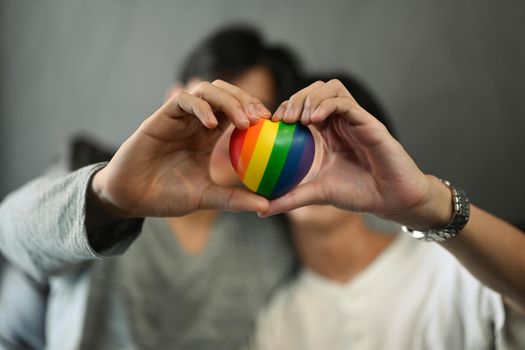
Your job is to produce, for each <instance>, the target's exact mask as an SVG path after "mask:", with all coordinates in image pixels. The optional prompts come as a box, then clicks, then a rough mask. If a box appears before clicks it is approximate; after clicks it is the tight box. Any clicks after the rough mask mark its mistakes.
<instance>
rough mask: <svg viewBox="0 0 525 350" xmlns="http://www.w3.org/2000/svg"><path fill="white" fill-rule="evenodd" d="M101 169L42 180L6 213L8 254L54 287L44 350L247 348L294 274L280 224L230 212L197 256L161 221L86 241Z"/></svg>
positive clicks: (2, 242) (6, 204)
mask: <svg viewBox="0 0 525 350" xmlns="http://www.w3.org/2000/svg"><path fill="white" fill-rule="evenodd" d="M102 166H103V164H97V165H93V166H88V167H85V168H82V169H80V170H78V171H75V172H73V173H68V174H64V173H56V172H55V173H54V174H49V175H47V176H44V177H41V178H38V179H36V180H34V181H32V182H30V183H29V184H27V185H25V186H24V187H22V188H21V189H19V190H18V191H16V192H14V193H12V194H11V195H9V196H8V197H7V198H6V199H5V200H4V201H3V203H2V204H1V206H0V249H1V252H2V254H3V255H4V256H5V257H6V258H7V259H8V260H9V261H10V262H11V263H12V264H14V265H16V266H18V267H20V268H21V269H22V270H23V271H25V272H26V273H27V274H29V275H30V276H31V277H32V278H34V279H36V280H37V281H48V282H49V284H50V294H49V297H48V305H47V314H46V342H47V344H46V348H49V349H77V348H80V349H160V348H162V349H237V348H242V347H243V346H245V345H246V343H247V341H248V339H249V337H250V335H251V332H252V328H253V322H254V320H255V317H256V315H257V313H258V311H259V310H260V309H261V308H262V307H263V306H264V304H265V303H266V301H267V300H268V298H269V297H270V295H271V293H272V292H273V291H274V290H275V289H276V288H277V287H278V286H279V285H280V284H281V283H282V282H283V281H286V280H287V279H289V277H290V276H291V275H292V273H293V270H294V268H295V264H296V260H295V255H294V253H293V250H292V247H291V245H290V242H289V240H288V236H287V234H286V227H285V225H284V222H283V221H282V220H280V219H264V220H262V219H259V218H258V217H257V216H256V215H253V214H229V213H225V214H223V215H221V216H220V217H219V219H218V220H217V222H216V225H215V227H214V230H213V232H212V235H211V240H210V242H209V243H208V245H207V246H206V248H205V249H204V252H202V253H201V254H199V255H197V256H191V255H188V254H186V253H185V251H184V250H183V249H182V248H181V247H180V245H179V244H178V242H177V241H176V239H175V238H174V236H173V234H172V233H171V232H170V230H169V228H168V226H167V225H166V223H165V221H164V220H162V219H153V218H152V219H150V218H148V219H146V220H145V221H144V222H143V221H142V220H128V221H123V222H120V223H118V224H117V225H115V226H113V227H111V229H109V230H107V231H106V232H90V235H89V237H88V235H87V232H86V229H85V226H84V222H85V199H86V190H87V186H88V184H89V181H90V179H91V177H92V175H93V174H94V173H95V172H96V170H98V169H99V168H100V167H102ZM93 247H99V249H97V250H95V249H94V248H93ZM124 253H125V254H124ZM20 302H23V300H22V301H20ZM0 312H1V310H0ZM0 317H1V316H0ZM4 321H5V320H4Z"/></svg>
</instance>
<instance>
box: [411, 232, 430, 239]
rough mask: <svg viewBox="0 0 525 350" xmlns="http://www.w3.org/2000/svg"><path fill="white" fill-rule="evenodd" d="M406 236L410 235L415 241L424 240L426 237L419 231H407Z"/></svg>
mask: <svg viewBox="0 0 525 350" xmlns="http://www.w3.org/2000/svg"><path fill="white" fill-rule="evenodd" d="M408 234H409V235H411V236H412V237H413V238H415V239H425V237H426V235H425V233H424V232H421V231H412V230H411V231H408Z"/></svg>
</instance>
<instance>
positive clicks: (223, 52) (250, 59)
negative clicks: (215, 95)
mask: <svg viewBox="0 0 525 350" xmlns="http://www.w3.org/2000/svg"><path fill="white" fill-rule="evenodd" d="M259 65H261V66H264V67H266V68H268V69H269V71H270V72H271V73H272V76H273V79H274V81H275V91H276V95H277V96H276V101H275V102H276V103H277V104H279V103H280V102H282V101H284V100H285V99H287V98H288V97H289V96H290V95H291V94H293V93H294V92H295V91H296V90H297V89H298V88H299V86H300V82H301V73H300V65H299V61H298V59H297V58H296V57H295V55H294V54H293V53H292V51H291V50H290V49H288V48H287V47H285V46H282V45H269V44H267V43H266V42H265V41H264V40H263V38H262V36H261V34H260V33H259V32H258V31H257V30H256V29H255V28H253V27H250V26H246V25H233V26H228V27H225V28H222V29H220V30H218V31H217V32H215V33H213V34H212V35H211V36H209V37H207V38H206V39H204V41H202V42H201V43H200V44H199V45H198V46H197V47H196V48H195V49H194V50H193V51H192V52H191V53H190V55H188V57H187V59H186V60H185V62H184V64H183V65H182V67H181V70H180V74H179V75H178V76H179V79H180V81H181V82H182V83H184V84H186V83H188V81H189V80H190V79H192V78H199V79H203V80H208V81H213V80H215V79H222V80H225V81H228V82H231V81H232V80H235V79H236V78H237V77H239V76H240V75H241V74H243V73H244V72H246V71H247V70H249V69H251V68H254V67H256V66H259ZM268 107H273V106H268Z"/></svg>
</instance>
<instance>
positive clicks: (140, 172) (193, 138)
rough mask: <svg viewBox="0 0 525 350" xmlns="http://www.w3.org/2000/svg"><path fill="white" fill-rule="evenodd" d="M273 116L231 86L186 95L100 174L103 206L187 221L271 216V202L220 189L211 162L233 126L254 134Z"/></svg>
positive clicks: (97, 189)
mask: <svg viewBox="0 0 525 350" xmlns="http://www.w3.org/2000/svg"><path fill="white" fill-rule="evenodd" d="M270 115H271V113H270V112H269V111H268V110H267V109H266V108H265V107H264V106H263V105H262V103H261V102H260V101H259V100H257V99H255V98H254V97H251V96H250V95H248V94H247V93H245V92H244V91H242V90H241V89H239V88H237V87H235V86H233V85H230V84H228V83H226V82H224V81H220V80H218V81H215V82H214V83H213V84H212V83H208V82H203V83H201V84H199V85H198V86H197V87H196V88H194V89H193V90H192V91H191V92H186V91H181V92H179V93H177V94H176V95H175V96H173V97H172V98H171V99H170V100H169V101H167V102H166V103H165V104H164V105H163V106H162V107H160V109H159V110H158V111H156V112H155V113H154V114H153V115H152V116H151V117H149V118H148V119H146V120H145V121H144V122H143V123H142V125H141V126H140V127H139V128H138V130H136V131H135V133H134V134H133V135H132V136H131V137H130V138H129V139H128V140H126V141H125V142H124V144H122V146H121V147H120V148H119V150H118V151H117V153H116V154H115V156H114V157H113V159H112V160H111V161H110V162H109V164H108V165H107V166H106V167H105V168H103V169H102V170H101V171H99V172H98V173H97V174H96V175H95V176H94V178H93V181H92V192H93V193H94V196H95V202H97V203H99V206H102V207H104V210H105V212H106V213H108V214H111V216H113V217H116V218H127V217H144V216H182V215H185V214H189V213H191V212H193V211H196V210H198V209H222V210H229V211H264V210H266V209H267V208H268V201H267V200H266V199H264V198H262V197H260V196H257V195H255V194H253V193H251V192H249V191H247V190H244V189H240V188H230V187H223V186H219V185H217V184H216V183H214V182H213V181H212V179H211V177H210V163H209V162H210V155H211V152H212V150H213V148H214V147H215V144H216V142H217V140H218V139H219V137H220V136H221V135H222V133H223V132H224V130H225V129H226V128H227V127H228V125H229V124H230V123H233V124H234V125H235V126H236V127H238V128H247V127H248V126H249V125H250V123H255V122H256V121H257V120H258V118H259V116H266V117H269V116H270Z"/></svg>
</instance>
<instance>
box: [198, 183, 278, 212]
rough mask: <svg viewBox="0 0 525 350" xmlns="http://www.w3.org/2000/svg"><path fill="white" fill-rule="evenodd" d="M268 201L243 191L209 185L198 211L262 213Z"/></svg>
mask: <svg viewBox="0 0 525 350" xmlns="http://www.w3.org/2000/svg"><path fill="white" fill-rule="evenodd" d="M268 207H269V204H268V200H267V199H266V198H264V197H261V196H259V195H257V194H255V193H252V192H249V191H247V190H245V189H241V188H234V187H225V186H219V185H216V184H212V185H210V186H209V187H208V188H207V189H206V190H205V191H204V192H203V193H202V197H201V201H200V205H199V209H221V210H226V211H235V212H239V211H252V212H264V211H266V210H268Z"/></svg>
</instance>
